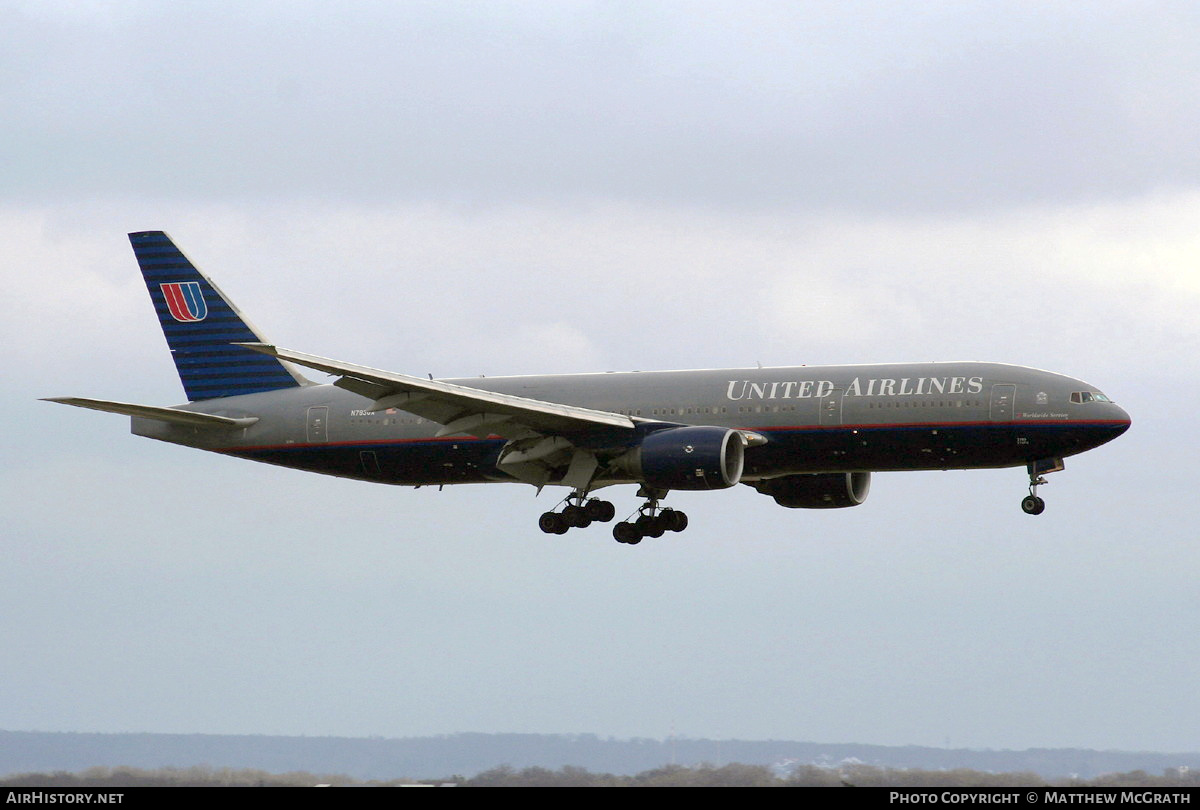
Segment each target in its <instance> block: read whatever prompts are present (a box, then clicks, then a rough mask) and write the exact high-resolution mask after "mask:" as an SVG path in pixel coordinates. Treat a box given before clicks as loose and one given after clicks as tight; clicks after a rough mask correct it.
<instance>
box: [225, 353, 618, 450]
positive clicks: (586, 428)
mask: <svg viewBox="0 0 1200 810" xmlns="http://www.w3.org/2000/svg"><path fill="white" fill-rule="evenodd" d="M239 345H241V346H244V347H246V348H247V349H251V350H253V351H256V352H260V353H262V354H267V355H271V356H273V357H277V358H279V359H280V360H286V361H289V362H292V363H295V364H297V365H301V366H306V367H308V368H312V369H316V370H317V371H324V372H326V373H327V374H333V375H335V376H337V377H340V378H341V379H339V380H337V381H336V382H335V383H334V385H336V386H338V387H339V388H344V389H346V390H348V391H353V392H354V393H356V394H359V395H360V396H364V397H367V398H369V399H373V400H375V403H374V405H373V406H372V407H371V410H377V411H381V410H385V409H387V408H397V409H399V410H402V411H408V412H409V413H414V414H417V415H418V416H423V417H425V418H426V419H429V420H431V421H433V422H437V423H438V424H440V425H442V426H443V427H442V429H441V430H440V431H439V432H438V435H439V436H449V435H453V434H456V433H466V434H469V435H472V436H487V435H488V434H495V435H497V436H504V437H505V438H514V439H515V438H530V437H533V436H560V435H566V436H570V434H578V433H585V432H594V431H596V430H597V429H607V430H614V429H615V430H618V431H632V430H633V429H634V424H635V423H634V420H633V419H631V418H630V417H628V416H624V415H622V414H618V413H611V412H609V411H597V410H592V409H591V408H580V407H576V406H574V405H561V404H559V403H556V402H544V401H542V400H538V399H529V398H527V397H519V396H514V395H512V394H501V393H498V392H495V391H485V390H482V389H479V388H469V387H467V386H463V385H455V384H453V383H447V382H441V381H440V380H427V379H423V378H421V377H411V376H409V375H407V374H395V373H393V372H390V371H380V370H379V369H374V368H368V367H366V366H357V365H353V364H351V363H343V362H340V361H338V360H330V359H328V358H325V357H317V356H315V355H311V354H304V353H302V352H297V351H292V350H291V349H281V348H279V347H277V346H272V345H269V344H266V343H241V344H239Z"/></svg>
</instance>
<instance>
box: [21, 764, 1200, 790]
mask: <svg viewBox="0 0 1200 810" xmlns="http://www.w3.org/2000/svg"><path fill="white" fill-rule="evenodd" d="M315 785H329V786H332V787H399V786H401V785H435V786H442V785H454V786H457V787H900V788H917V787H947V788H956V787H991V788H997V787H1096V788H1100V787H1103V788H1122V787H1163V788H1165V787H1179V788H1191V789H1193V790H1194V789H1197V788H1200V771H1190V770H1188V769H1187V768H1169V769H1167V770H1166V771H1164V772H1163V774H1162V775H1160V776H1152V775H1150V774H1148V773H1146V772H1145V771H1129V772H1126V773H1115V774H1107V775H1104V776H1098V777H1096V778H1094V779H1059V780H1050V781H1047V780H1044V779H1042V778H1041V777H1040V776H1038V775H1037V774H1035V773H1029V772H1025V773H985V772H984V771H974V770H970V769H967V768H958V769H955V770H948V771H931V770H920V769H902V768H879V767H876V766H873V765H862V764H851V765H845V766H843V767H838V768H822V767H819V766H816V765H800V766H797V767H795V768H793V769H792V771H791V772H790V773H789V774H787V775H786V776H780V775H777V774H776V773H775V772H774V771H772V770H771V769H770V768H766V767H763V766H761V765H741V764H729V765H719V766H718V765H697V766H695V767H685V766H682V765H668V766H664V767H661V768H654V769H652V770H648V771H643V772H642V773H639V774H635V775H633V776H620V775H615V774H611V773H592V772H591V771H588V770H585V769H584V768H576V767H571V766H567V767H564V768H559V769H558V770H549V769H547V768H522V769H520V770H517V769H515V768H512V767H509V766H507V765H501V766H499V767H496V768H491V769H490V770H486V771H483V772H482V773H479V774H477V775H475V776H473V777H464V776H447V777H445V778H443V779H390V780H369V781H362V780H357V779H353V778H351V777H349V776H344V775H340V774H339V775H329V774H312V773H308V772H305V771H292V772H289V773H282V774H273V773H267V772H266V771H259V770H253V769H248V768H244V769H233V768H212V767H208V766H205V765H200V766H196V767H192V768H159V769H156V770H145V769H141V768H88V769H87V770H85V771H80V772H79V773H67V772H65V771H56V772H54V773H25V774H18V775H15V776H9V777H7V778H4V779H0V787H12V788H20V787H38V788H71V787H75V788H84V787H91V788H123V787H306V786H307V787H311V786H315Z"/></svg>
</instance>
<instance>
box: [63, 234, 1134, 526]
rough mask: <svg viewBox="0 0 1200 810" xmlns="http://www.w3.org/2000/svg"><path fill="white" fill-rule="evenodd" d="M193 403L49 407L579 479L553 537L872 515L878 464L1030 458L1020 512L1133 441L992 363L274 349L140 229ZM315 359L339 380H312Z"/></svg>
mask: <svg viewBox="0 0 1200 810" xmlns="http://www.w3.org/2000/svg"><path fill="white" fill-rule="evenodd" d="M129 239H130V242H131V244H132V245H133V252H134V255H135V256H136V258H137V261H138V264H139V266H140V268H141V271H142V275H143V277H144V278H145V282H146V288H147V289H148V291H149V293H150V298H151V300H152V301H153V303H154V308H155V311H156V312H157V313H158V318H159V322H160V324H161V326H162V330H163V333H164V335H165V337H166V340H167V345H168V348H169V349H170V351H171V355H172V357H173V358H174V361H175V367H176V369H177V371H178V373H179V378H180V380H181V381H182V383H183V389H184V393H185V394H186V396H187V398H188V402H187V403H186V404H183V405H175V406H171V407H163V406H157V405H139V404H133V403H128V402H115V401H111V400H100V399H86V398H81V397H57V398H51V399H49V400H48V401H50V402H58V403H62V404H66V405H74V406H77V407H81V408H90V409H93V410H99V411H107V412H111V413H118V414H124V415H127V416H129V417H131V420H130V421H131V431H132V432H133V433H134V434H135V435H138V436H147V437H149V438H152V439H158V440H160V441H164V442H170V443H173V444H181V445H185V446H187V447H196V448H200V449H202V450H210V451H212V452H215V453H222V454H225V455H229V456H236V457H239V458H245V459H250V460H253V461H261V462H265V463H268V464H276V465H280V466H284V467H294V468H298V469H302V470H309V471H312V472H318V473H324V474H327V475H336V476H341V477H345V478H355V479H359V480H362V481H374V482H378V483H385V484H398V485H403V486H413V487H421V486H435V485H436V486H439V487H440V486H443V485H447V484H466V483H494V482H505V483H520V484H528V485H530V486H533V487H536V488H537V490H538V491H539V492H540V491H541V489H542V488H543V487H546V486H555V487H564V488H566V489H567V491H568V493H569V494H567V495H566V496H565V497H564V498H563V499H562V501H561V502H560V503H559V504H558V505H557V506H556V507H555V508H554V509H552V510H551V511H548V512H546V513H544V514H542V515H541V516H540V518H539V520H538V525H539V527H540V528H541V530H542V531H544V532H547V533H551V534H564V533H566V532H567V531H568V530H570V529H572V528H585V527H587V526H588V525H590V524H591V523H607V522H610V521H612V520H613V519H614V517H615V516H616V508H615V506H614V505H613V504H612V502H611V501H607V500H603V499H601V498H598V497H596V496H595V495H594V493H596V492H598V491H600V490H602V489H603V488H606V487H610V486H615V485H621V484H631V485H636V486H637V487H638V490H637V498H638V499H640V500H641V503H640V504H639V505H638V506H637V507H636V508H635V509H634V510H632V511H631V512H630V514H629V517H628V518H627V519H625V520H622V521H620V522H617V523H615V524H614V527H613V532H612V533H613V536H614V537H615V538H616V539H617V540H618V541H619V542H621V543H626V544H630V545H634V544H637V543H639V542H641V540H642V539H643V538H645V537H661V536H662V535H663V534H664V533H665V532H668V531H672V532H680V531H683V530H684V529H685V528H686V527H687V525H688V518H687V515H686V514H685V513H684V512H682V511H680V510H678V509H672V508H670V507H667V506H663V505H662V501H663V499H664V498H665V497H666V496H667V494H668V493H669V492H670V491H671V490H716V489H728V488H730V487H733V486H736V485H738V484H745V485H747V486H750V487H753V488H754V489H755V490H757V491H758V492H760V493H762V494H763V495H766V496H768V497H770V498H772V499H773V500H774V501H775V503H777V504H778V505H780V506H784V507H788V508H793V509H796V508H799V509H825V508H843V507H850V506H858V505H860V504H861V503H863V501H864V500H865V499H866V497H867V493H868V491H869V489H870V484H871V473H872V472H875V471H884V470H950V469H975V468H1002V467H1024V468H1025V470H1026V471H1027V473H1028V475H1029V486H1028V494H1027V495H1026V496H1025V497H1024V498H1023V499H1022V501H1021V508H1022V509H1023V510H1024V511H1025V512H1026V513H1027V514H1030V515H1038V514H1041V513H1042V511H1043V510H1044V509H1045V501H1044V500H1043V499H1042V498H1041V497H1039V496H1038V494H1037V490H1038V487H1039V486H1041V485H1043V484H1045V483H1046V479H1045V475H1047V474H1049V473H1053V472H1058V471H1060V470H1062V469H1063V468H1064V464H1063V459H1064V458H1066V457H1067V456H1071V455H1075V454H1077V453H1082V452H1084V451H1085V450H1090V449H1092V448H1094V447H1098V446H1100V445H1102V444H1104V443H1106V442H1108V441H1111V440H1112V439H1114V438H1116V437H1117V436H1120V435H1121V434H1122V433H1124V432H1125V431H1126V430H1127V429H1128V428H1129V424H1130V420H1129V415H1128V414H1127V413H1126V412H1125V411H1124V410H1122V409H1121V408H1120V407H1119V406H1118V405H1116V404H1115V403H1114V402H1113V401H1112V400H1111V399H1109V397H1107V396H1106V395H1105V394H1104V393H1102V392H1101V391H1100V390H1099V389H1097V388H1096V387H1095V386H1093V385H1090V384H1089V383H1086V382H1083V381H1082V380H1078V379H1074V378H1072V377H1067V376H1063V375H1061V374H1055V373H1051V372H1048V371H1041V370H1038V369H1033V368H1026V367H1024V366H1017V365H1008V364H1003V363H982V362H936V363H889V364H876V365H846V366H796V367H777V368H750V369H713V370H703V371H658V372H623V373H613V372H608V373H593V374H559V375H549V376H520V377H477V378H476V377H472V378H467V379H445V380H435V379H432V378H429V379H426V378H423V377H416V376H409V375H405V374H396V373H393V372H389V371H382V370H379V369H374V368H368V367H366V366H359V365H354V364H351V363H345V362H341V361H338V360H331V359H328V358H324V357H318V356H315V355H310V354H305V353H303V352H299V351H294V350H291V349H285V348H281V347H278V346H275V345H273V344H271V343H269V342H267V341H266V340H264V339H263V337H262V335H261V333H260V332H259V331H258V330H257V329H256V328H255V327H254V326H252V325H251V324H250V322H249V321H248V320H247V319H246V318H245V317H244V316H243V315H242V313H241V312H240V311H239V310H238V308H237V307H236V306H235V305H234V304H233V302H232V301H231V300H230V299H229V298H228V297H227V296H226V295H224V294H223V293H222V292H221V291H220V289H219V288H218V287H217V285H216V284H214V283H213V282H212V281H211V280H210V279H209V278H208V277H207V276H205V275H203V274H202V273H200V272H199V271H198V270H197V269H196V267H195V265H194V264H193V263H192V262H191V261H190V260H189V259H188V258H187V257H186V256H184V254H183V253H182V252H181V251H180V250H179V248H177V247H176V246H175V244H174V242H172V241H171V239H170V238H169V237H168V236H167V235H166V234H165V233H163V232H161V231H143V232H138V233H132V234H130V235H129ZM299 367H303V368H306V369H311V370H313V371H317V372H323V373H324V374H327V375H331V376H332V377H333V378H336V379H334V380H333V381H332V383H325V384H321V383H317V382H314V381H312V380H310V379H308V378H306V377H305V376H304V375H303V374H302V373H301V372H300V371H299Z"/></svg>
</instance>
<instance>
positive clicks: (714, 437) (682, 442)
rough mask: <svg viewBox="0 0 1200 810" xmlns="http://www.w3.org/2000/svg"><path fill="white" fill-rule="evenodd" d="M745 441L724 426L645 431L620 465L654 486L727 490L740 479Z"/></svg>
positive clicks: (660, 487) (661, 487)
mask: <svg viewBox="0 0 1200 810" xmlns="http://www.w3.org/2000/svg"><path fill="white" fill-rule="evenodd" d="M745 452H746V443H745V440H744V439H743V438H742V434H740V433H738V432H737V431H736V430H730V429H728V428H723V427H704V426H700V427H677V428H666V429H664V430H656V431H654V432H653V433H650V434H647V436H646V438H644V439H642V442H641V444H639V445H638V446H637V447H635V448H633V449H632V450H630V451H629V453H627V454H626V455H625V456H624V457H623V458H622V459H621V460H620V466H621V467H622V468H623V469H625V470H626V471H627V472H629V473H630V474H631V475H632V476H633V477H634V478H636V479H638V480H639V481H642V482H644V483H645V484H646V485H647V486H650V487H654V488H655V489H726V488H727V487H731V486H733V485H734V484H736V483H738V481H740V480H741V479H742V466H743V463H744V461H745Z"/></svg>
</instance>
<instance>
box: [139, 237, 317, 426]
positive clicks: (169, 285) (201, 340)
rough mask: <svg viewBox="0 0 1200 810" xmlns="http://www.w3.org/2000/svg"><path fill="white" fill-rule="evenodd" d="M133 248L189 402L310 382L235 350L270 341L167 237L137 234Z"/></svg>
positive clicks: (274, 362)
mask: <svg viewBox="0 0 1200 810" xmlns="http://www.w3.org/2000/svg"><path fill="white" fill-rule="evenodd" d="M129 242H130V243H131V244H132V245H133V253H134V255H135V256H137V261H138V265H139V266H140V267H141V269H142V276H143V277H144V278H145V279H146V289H147V290H148V291H149V293H150V300H151V301H153V302H154V309H155V311H156V312H157V313H158V322H159V323H160V324H161V325H162V330H163V335H164V336H165V337H166V339H167V346H168V347H170V349H171V355H172V357H174V359H175V368H176V369H177V370H178V371H179V379H180V381H181V382H182V383H183V390H184V392H185V393H186V394H187V398H188V399H189V400H191V401H193V402H195V401H196V400H201V399H216V398H217V397H232V396H237V395H239V394H255V393H258V392H260V391H275V390H278V389H280V388H294V387H296V386H298V385H302V384H304V383H305V382H306V381H305V380H304V378H303V377H301V376H300V375H299V374H298V373H296V372H295V371H294V370H293V369H291V368H290V367H289V366H287V365H285V364H284V363H283V362H281V361H279V360H278V359H276V358H274V357H269V356H266V355H262V354H256V353H254V352H251V351H248V350H246V349H243V348H242V347H241V346H234V345H232V344H234V343H265V342H266V341H264V340H263V339H262V337H261V336H260V335H259V334H258V333H257V332H256V331H255V330H254V328H253V327H252V326H251V325H250V324H249V323H248V322H247V321H246V319H245V318H243V317H242V314H241V313H240V312H239V311H238V309H237V307H235V306H234V305H233V303H232V302H231V301H230V300H229V299H228V298H226V297H225V296H224V295H223V294H222V293H221V291H220V290H219V289H218V288H217V286H216V285H215V284H213V283H212V281H210V280H209V279H208V278H207V277H206V276H204V275H203V274H201V273H200V271H199V270H197V269H196V267H195V266H194V265H193V264H192V263H191V262H190V261H189V260H188V258H187V257H186V256H184V255H183V253H182V252H181V251H180V250H179V248H177V247H175V244H174V243H173V242H172V241H171V239H170V237H168V236H167V235H166V234H165V233H163V232H162V231H143V232H140V233H131V234H129Z"/></svg>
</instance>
